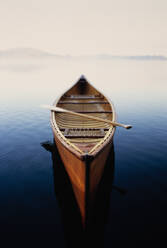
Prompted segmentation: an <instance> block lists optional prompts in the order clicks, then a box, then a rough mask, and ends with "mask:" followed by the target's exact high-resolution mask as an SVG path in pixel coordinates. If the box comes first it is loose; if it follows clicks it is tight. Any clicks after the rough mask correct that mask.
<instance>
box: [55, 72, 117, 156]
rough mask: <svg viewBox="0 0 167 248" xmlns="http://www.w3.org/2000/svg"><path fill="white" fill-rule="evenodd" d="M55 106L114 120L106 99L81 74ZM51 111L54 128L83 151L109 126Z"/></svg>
mask: <svg viewBox="0 0 167 248" xmlns="http://www.w3.org/2000/svg"><path fill="white" fill-rule="evenodd" d="M56 106H57V107H61V108H64V109H67V110H71V111H74V112H78V113H82V114H84V113H85V114H87V115H91V116H95V117H100V118H102V119H108V120H111V121H113V120H114V114H113V111H114V110H113V108H112V105H111V104H110V102H109V101H108V100H107V99H106V97H105V96H103V95H102V94H101V93H100V92H99V91H97V90H96V89H95V88H94V87H93V86H92V85H90V84H89V83H88V81H87V80H86V79H85V78H84V77H81V78H80V79H79V80H78V82H77V83H76V84H75V85H74V86H73V87H72V88H71V89H70V90H68V91H67V92H66V93H65V94H63V95H62V96H61V98H60V99H59V101H58V102H57V103H56ZM54 115H55V120H56V124H57V126H58V129H59V131H60V132H61V134H62V135H63V136H64V137H65V139H66V140H68V144H70V143H71V144H73V145H74V146H75V147H77V148H78V149H79V150H80V151H82V152H83V153H90V152H91V151H92V150H93V149H94V148H95V147H96V146H97V144H98V143H99V142H101V143H102V142H103V140H104V139H105V137H106V135H108V133H109V132H110V133H111V132H112V129H113V127H112V126H111V125H110V124H108V123H103V122H99V121H96V120H91V119H86V118H83V117H78V116H73V115H70V114H69V113H57V112H56V113H54Z"/></svg>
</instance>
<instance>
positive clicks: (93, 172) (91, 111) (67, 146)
mask: <svg viewBox="0 0 167 248" xmlns="http://www.w3.org/2000/svg"><path fill="white" fill-rule="evenodd" d="M53 105H54V106H56V107H61V108H64V109H67V110H71V111H74V112H77V113H82V114H87V115H91V116H95V117H100V118H103V119H108V120H111V121H115V120H116V114H115V110H114V106H113V104H112V103H111V102H110V101H109V100H108V99H107V98H106V97H105V96H104V95H103V94H102V93H100V92H99V91H98V90H97V89H95V88H94V87H93V86H92V85H91V84H90V83H89V82H88V81H87V80H86V78H85V77H83V76H82V77H81V78H80V79H79V80H78V81H77V83H76V84H75V85H74V86H73V87H72V88H70V89H69V90H68V91H67V92H65V93H64V94H63V95H62V96H61V97H60V98H59V99H58V101H56V102H54V104H53ZM51 124H52V129H53V133H54V139H55V143H56V145H57V148H58V151H59V154H60V156H61V159H62V161H63V163H64V166H65V168H66V171H67V173H68V175H69V178H70V180H71V183H72V187H73V190H74V194H75V197H76V200H77V202H78V206H79V209H80V212H81V216H82V222H83V225H85V221H86V219H87V216H86V214H87V213H88V211H87V210H88V208H90V206H89V205H88V202H90V201H89V199H90V198H91V199H93V198H94V197H95V193H96V189H97V186H98V184H99V182H100V179H101V176H102V174H103V170H104V165H105V163H106V160H107V157H108V154H109V151H110V148H111V145H112V140H113V135H114V132H115V127H114V126H112V125H111V124H109V123H104V122H99V121H96V120H93V119H92V120H91V119H86V118H83V117H80V116H74V115H71V114H69V113H65V112H64V113H62V112H53V111H52V112H51ZM91 202H92V201H91Z"/></svg>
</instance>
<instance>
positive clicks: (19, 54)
mask: <svg viewBox="0 0 167 248" xmlns="http://www.w3.org/2000/svg"><path fill="white" fill-rule="evenodd" d="M27 58H31V59H61V60H62V59H70V60H71V59H74V60H77V59H97V60H137V61H167V56H164V55H112V54H97V55H78V56H77V55H76V56H74V55H60V54H54V53H51V52H46V51H42V50H39V49H34V48H11V49H8V50H0V59H27Z"/></svg>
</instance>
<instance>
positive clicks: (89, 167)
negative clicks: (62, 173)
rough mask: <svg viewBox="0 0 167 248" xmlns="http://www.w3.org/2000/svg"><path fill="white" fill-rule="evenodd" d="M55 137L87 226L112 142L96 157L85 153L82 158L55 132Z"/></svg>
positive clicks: (83, 220) (83, 221)
mask: <svg viewBox="0 0 167 248" xmlns="http://www.w3.org/2000/svg"><path fill="white" fill-rule="evenodd" d="M53 132H54V130H53ZM54 139H55V143H56V145H57V148H58V151H59V154H60V157H61V159H62V161H63V164H64V166H65V169H66V171H67V174H68V176H69V178H70V181H71V184H72V187H73V191H74V194H75V197H76V201H77V204H78V207H79V209H80V213H81V218H82V224H83V226H85V224H86V222H87V220H88V217H89V212H91V209H92V206H93V203H94V198H95V195H96V190H97V188H98V184H99V182H100V180H101V177H102V174H103V171H104V166H105V163H106V160H107V158H108V154H109V152H110V149H111V146H112V142H110V143H108V144H107V145H106V146H105V147H104V149H103V150H102V151H101V152H100V153H98V154H97V156H96V157H91V156H89V155H85V157H83V158H82V160H81V159H79V158H78V157H77V156H75V155H74V154H73V153H72V152H71V151H70V150H68V149H67V148H66V147H65V146H63V144H62V143H61V142H60V140H59V139H58V138H57V136H56V135H55V134H54Z"/></svg>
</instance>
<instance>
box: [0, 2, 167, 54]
mask: <svg viewBox="0 0 167 248" xmlns="http://www.w3.org/2000/svg"><path fill="white" fill-rule="evenodd" d="M15 47H32V48H38V49H42V50H46V51H51V52H54V53H58V54H71V55H81V54H84V55H86V54H99V53H106V54H114V55H143V54H151V55H158V54H162V55H167V0H69V1H68V0H66V1H65V0H59V1H58V0H0V50H4V49H8V48H15Z"/></svg>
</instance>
